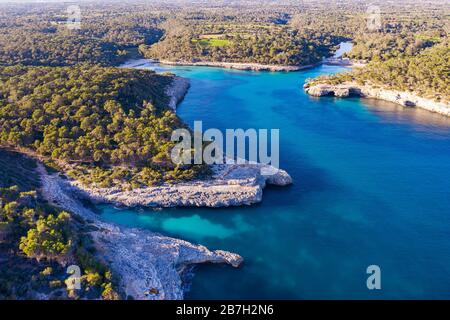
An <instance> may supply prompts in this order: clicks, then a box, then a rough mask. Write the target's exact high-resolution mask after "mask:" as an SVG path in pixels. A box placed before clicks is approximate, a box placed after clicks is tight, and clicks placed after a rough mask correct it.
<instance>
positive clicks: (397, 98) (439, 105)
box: [303, 82, 450, 117]
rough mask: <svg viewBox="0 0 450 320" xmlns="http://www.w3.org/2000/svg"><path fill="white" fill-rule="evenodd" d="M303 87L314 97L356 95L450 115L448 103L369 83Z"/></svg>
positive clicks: (322, 84)
mask: <svg viewBox="0 0 450 320" xmlns="http://www.w3.org/2000/svg"><path fill="white" fill-rule="evenodd" d="M303 88H304V90H305V92H306V93H307V94H309V95H311V96H314V97H323V96H334V97H339V98H347V97H354V96H357V97H361V98H372V99H378V100H384V101H388V102H393V103H396V104H399V105H401V106H403V107H408V108H414V107H417V108H421V109H424V110H428V111H430V112H434V113H439V114H441V115H444V116H447V117H450V105H449V104H448V103H444V102H437V101H434V100H432V99H427V98H423V97H420V96H418V95H416V94H414V93H412V92H405V91H398V90H391V89H385V88H376V87H374V86H371V85H359V84H356V83H351V82H348V83H342V84H337V85H330V84H325V83H317V84H313V85H310V84H308V83H306V84H305V85H304V86H303Z"/></svg>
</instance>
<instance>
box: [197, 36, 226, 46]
mask: <svg viewBox="0 0 450 320" xmlns="http://www.w3.org/2000/svg"><path fill="white" fill-rule="evenodd" d="M192 42H193V43H199V44H200V45H202V46H209V47H225V46H229V45H231V44H232V43H233V42H232V41H231V40H228V39H219V38H199V39H192Z"/></svg>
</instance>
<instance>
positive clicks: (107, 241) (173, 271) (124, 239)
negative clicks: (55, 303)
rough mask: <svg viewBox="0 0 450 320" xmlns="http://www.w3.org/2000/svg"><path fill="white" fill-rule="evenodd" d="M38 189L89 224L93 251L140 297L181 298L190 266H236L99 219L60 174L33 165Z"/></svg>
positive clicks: (231, 258) (237, 259) (222, 254)
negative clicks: (38, 176)
mask: <svg viewBox="0 0 450 320" xmlns="http://www.w3.org/2000/svg"><path fill="white" fill-rule="evenodd" d="M38 173H39V175H40V177H41V183H42V187H41V193H42V195H43V196H44V198H45V199H46V200H47V201H49V202H50V203H52V204H54V205H56V206H58V207H60V208H62V209H64V210H67V211H70V212H73V213H75V214H77V215H79V216H81V217H82V218H84V220H85V221H87V222H88V223H89V224H90V229H92V231H91V232H90V234H91V235H92V238H93V240H94V243H95V247H96V249H97V254H98V255H99V257H100V258H102V259H103V260H105V261H106V262H107V263H108V264H109V266H110V267H111V269H112V270H113V272H114V274H115V275H117V276H118V277H119V278H120V286H121V289H122V290H123V292H124V293H125V294H126V295H127V296H131V297H133V298H134V299H139V300H162V299H169V300H175V299H183V296H184V289H183V287H184V283H183V272H185V270H186V268H189V267H190V266H192V265H195V264H203V263H225V264H229V265H231V266H233V267H239V266H240V265H241V263H242V262H243V259H242V257H241V256H239V255H237V254H234V253H231V252H227V251H222V250H216V251H211V250H209V249H207V248H206V247H204V246H201V245H194V244H192V243H189V242H187V241H183V240H179V239H174V238H170V237H166V236H163V235H160V234H157V233H154V232H150V231H147V230H141V229H131V228H123V227H119V226H116V225H112V224H109V223H105V222H103V221H101V220H100V219H99V217H98V215H96V214H95V213H94V212H92V211H91V210H89V209H87V208H86V207H84V206H83V205H82V204H81V203H80V202H79V201H78V200H77V199H76V198H75V197H74V196H73V193H72V192H73V190H72V188H67V183H66V181H65V180H64V179H61V177H60V175H59V174H52V175H50V174H48V173H47V171H46V170H45V168H44V167H43V166H42V165H39V166H38Z"/></svg>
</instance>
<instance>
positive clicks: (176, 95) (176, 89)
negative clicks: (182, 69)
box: [166, 77, 190, 111]
mask: <svg viewBox="0 0 450 320" xmlns="http://www.w3.org/2000/svg"><path fill="white" fill-rule="evenodd" d="M189 86H190V83H189V79H186V78H182V77H174V78H173V81H172V83H171V85H169V86H168V87H167V89H166V95H167V96H168V97H169V99H170V100H169V107H170V108H171V109H172V110H174V111H176V109H177V105H178V104H179V103H180V102H181V101H182V100H183V98H184V96H185V95H186V93H187V92H188V90H189Z"/></svg>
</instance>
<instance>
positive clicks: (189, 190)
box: [66, 163, 292, 208]
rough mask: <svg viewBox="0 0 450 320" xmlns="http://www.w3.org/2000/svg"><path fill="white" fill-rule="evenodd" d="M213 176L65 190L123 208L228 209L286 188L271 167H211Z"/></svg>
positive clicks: (282, 175)
mask: <svg viewBox="0 0 450 320" xmlns="http://www.w3.org/2000/svg"><path fill="white" fill-rule="evenodd" d="M211 169H212V170H213V172H214V173H213V175H212V177H211V178H209V179H206V180H195V181H190V182H186V183H177V184H172V185H169V184H168V185H162V186H157V187H151V186H149V187H145V188H138V189H133V190H129V191H124V190H122V189H120V188H118V187H115V188H95V187H88V186H86V185H83V184H82V183H80V182H78V181H74V180H67V181H66V188H68V189H71V190H72V193H74V194H77V195H78V196H79V197H82V198H87V199H89V200H91V201H94V202H99V203H111V204H114V205H116V206H126V207H136V206H141V207H164V208H167V207H229V206H242V205H251V204H254V203H258V202H260V201H261V200H262V195H263V189H264V188H265V186H266V184H272V185H277V186H286V185H289V184H291V183H292V178H291V177H290V176H289V174H288V173H287V172H286V171H284V170H280V169H276V168H273V167H271V166H267V165H262V164H256V163H245V164H221V165H212V166H211Z"/></svg>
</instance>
